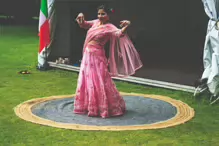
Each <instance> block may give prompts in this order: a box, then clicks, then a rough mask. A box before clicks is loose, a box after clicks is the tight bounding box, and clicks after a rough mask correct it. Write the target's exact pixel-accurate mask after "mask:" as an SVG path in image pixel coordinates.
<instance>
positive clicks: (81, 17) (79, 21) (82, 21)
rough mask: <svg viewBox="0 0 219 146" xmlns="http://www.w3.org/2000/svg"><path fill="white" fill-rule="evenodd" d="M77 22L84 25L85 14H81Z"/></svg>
mask: <svg viewBox="0 0 219 146" xmlns="http://www.w3.org/2000/svg"><path fill="white" fill-rule="evenodd" d="M76 21H77V22H78V24H83V23H84V14H83V13H79V14H78V16H77V18H76Z"/></svg>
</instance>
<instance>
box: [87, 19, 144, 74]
mask: <svg viewBox="0 0 219 146" xmlns="http://www.w3.org/2000/svg"><path fill="white" fill-rule="evenodd" d="M98 23H99V20H98V19H97V20H93V21H87V22H86V26H90V27H91V28H90V29H89V30H88V32H87V36H86V39H85V43H84V47H83V53H84V51H85V48H86V47H87V44H88V43H89V42H90V41H91V40H92V39H93V38H94V37H95V36H96V35H97V34H98V35H100V34H101V33H103V34H104V33H107V35H109V37H110V48H109V72H110V74H111V76H114V77H126V76H129V75H133V74H134V73H135V71H136V70H137V69H139V68H141V67H142V66H143V64H142V62H141V59H140V56H139V54H138V52H137V50H136V49H135V47H134V45H133V43H132V41H131V40H130V39H129V37H128V35H127V34H122V32H121V29H118V28H117V27H116V26H114V25H113V24H110V23H109V24H105V25H103V26H100V27H97V25H98Z"/></svg>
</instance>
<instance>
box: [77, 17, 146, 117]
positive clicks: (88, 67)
mask: <svg viewBox="0 0 219 146" xmlns="http://www.w3.org/2000/svg"><path fill="white" fill-rule="evenodd" d="M98 23H99V20H93V21H86V22H85V23H84V24H83V25H81V27H82V28H86V29H88V28H90V29H89V30H88V32H87V37H86V40H85V43H84V48H83V58H82V62H81V67H80V73H79V78H78V85H77V89H76V96H75V100H74V113H77V114H88V116H101V117H102V118H107V117H110V116H119V115H123V114H124V113H125V110H126V106H125V101H124V100H123V98H122V96H121V95H120V94H119V91H118V90H117V89H116V86H115V84H114V83H113V80H112V78H111V76H123V77H124V76H127V75H131V74H133V73H134V72H135V70H136V69H138V68H140V67H141V66H142V63H141V60H140V58H139V55H138V53H137V51H136V50H135V48H134V46H133V44H132V43H131V41H130V39H129V38H128V36H127V35H123V34H122V33H121V30H120V29H117V28H116V27H115V26H114V25H112V24H105V25H103V26H99V27H98ZM90 41H95V42H98V43H99V44H96V45H94V44H92V45H91V44H89V42H90ZM108 41H110V57H109V60H107V58H106V56H105V50H104V45H105V44H106V42H108ZM108 63H109V68H110V71H108Z"/></svg>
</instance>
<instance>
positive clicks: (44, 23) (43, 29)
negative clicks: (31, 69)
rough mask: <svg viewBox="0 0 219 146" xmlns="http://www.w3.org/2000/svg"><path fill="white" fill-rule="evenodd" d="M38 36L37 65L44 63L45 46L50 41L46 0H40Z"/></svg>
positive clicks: (45, 55)
mask: <svg viewBox="0 0 219 146" xmlns="http://www.w3.org/2000/svg"><path fill="white" fill-rule="evenodd" d="M39 37H40V47H39V52H38V66H39V67H40V66H43V65H44V63H45V58H46V57H47V54H45V51H46V48H47V46H48V45H49V43H50V29H49V19H48V4H47V0H41V7H40V17H39Z"/></svg>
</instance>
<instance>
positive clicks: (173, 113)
mask: <svg viewBox="0 0 219 146" xmlns="http://www.w3.org/2000/svg"><path fill="white" fill-rule="evenodd" d="M121 95H122V96H123V98H124V100H125V102H126V108H127V111H126V113H125V114H124V115H123V116H118V117H110V118H106V119H103V118H101V117H88V116H87V115H79V114H74V113H73V108H74V107H73V106H74V104H73V103H74V98H73V97H74V95H62V96H51V97H46V98H38V99H33V100H29V101H26V102H24V103H22V104H20V105H18V106H17V107H15V113H16V115H17V116H18V117H20V118H21V119H24V120H26V121H30V122H33V123H37V124H41V125H47V126H52V127H57V128H65V129H74V130H111V131H120V130H140V129H158V128H167V127H171V126H176V125H179V124H183V123H185V122H187V121H188V120H190V119H191V118H192V117H194V110H193V109H192V108H191V107H189V106H188V105H187V104H185V103H183V102H181V101H179V100H174V99H172V98H170V97H166V96H161V95H150V94H135V93H121Z"/></svg>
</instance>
